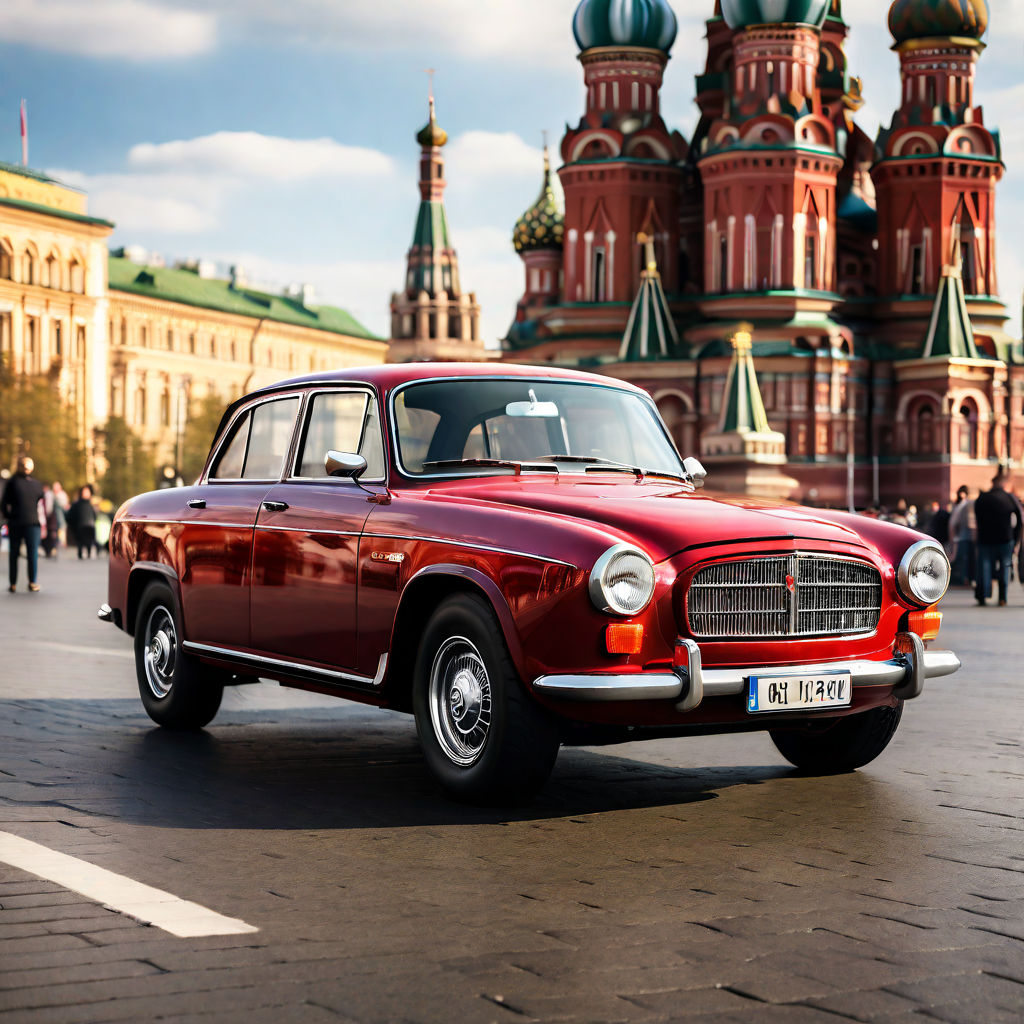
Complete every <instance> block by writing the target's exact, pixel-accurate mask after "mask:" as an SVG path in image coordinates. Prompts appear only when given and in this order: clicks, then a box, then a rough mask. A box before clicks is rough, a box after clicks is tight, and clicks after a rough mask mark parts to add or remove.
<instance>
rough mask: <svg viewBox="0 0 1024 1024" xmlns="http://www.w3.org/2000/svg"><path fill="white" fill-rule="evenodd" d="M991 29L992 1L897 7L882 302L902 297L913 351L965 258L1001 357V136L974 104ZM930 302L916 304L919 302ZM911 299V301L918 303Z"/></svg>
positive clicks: (882, 179)
mask: <svg viewBox="0 0 1024 1024" xmlns="http://www.w3.org/2000/svg"><path fill="white" fill-rule="evenodd" d="M987 26H988V5H987V3H986V2H985V0H949V2H945V3H942V4H935V3H928V2H925V0H896V2H895V3H894V4H893V5H892V7H891V9H890V11H889V29H890V31H891V32H892V34H893V37H894V39H895V41H896V42H895V46H894V47H893V49H895V50H896V52H897V53H898V54H899V58H900V76H901V84H902V90H901V97H902V102H901V104H900V107H899V109H898V110H897V111H896V113H895V115H894V116H893V119H892V124H891V126H890V127H889V128H888V129H884V130H882V131H881V132H880V133H879V136H878V139H877V142H876V155H877V160H876V163H875V166H874V168H873V170H872V177H873V178H874V182H875V189H876V194H877V200H878V242H879V294H880V295H881V296H882V297H883V298H887V299H890V300H892V299H896V298H897V297H899V298H901V300H902V306H903V309H904V310H905V313H906V317H905V319H906V323H905V330H904V337H901V338H898V339H895V340H898V341H899V342H901V343H903V344H907V345H914V344H919V343H920V339H921V336H922V333H921V330H920V327H921V319H922V317H923V318H924V319H925V320H926V319H927V317H928V314H929V312H930V310H931V297H932V296H934V295H935V294H936V292H938V291H939V287H940V283H941V279H942V273H943V267H944V266H945V265H946V264H948V263H949V261H950V253H951V252H953V251H954V250H957V251H958V262H959V264H960V266H961V268H962V270H961V277H962V281H963V290H964V292H965V294H966V295H967V298H968V303H969V305H970V306H971V313H972V318H973V319H974V321H975V327H976V328H977V329H978V331H979V333H980V334H984V335H989V337H988V338H987V341H986V345H987V348H988V352H989V354H990V355H993V356H995V355H997V354H1002V353H1001V350H1002V349H1003V348H1004V345H1003V338H1002V329H1001V328H1002V321H1003V320H1005V319H1006V315H1005V308H1004V307H1003V306H1002V305H1001V304H1000V303H998V302H997V301H996V300H995V296H996V295H997V294H998V286H997V281H996V241H995V193H996V184H997V182H998V181H999V179H1000V178H1001V177H1002V174H1003V170H1004V168H1003V163H1002V156H1001V152H1000V146H999V137H998V135H996V134H993V133H992V132H990V131H989V130H988V129H987V128H986V127H985V124H984V117H983V114H982V109H981V107H980V106H975V104H974V80H975V68H976V65H977V61H978V58H979V56H980V55H981V52H982V50H984V48H985V46H984V43H982V42H981V37H982V35H983V34H984V32H985V30H986V28H987ZM918 295H919V296H922V299H921V300H920V301H919V302H917V303H915V302H914V301H913V298H912V297H913V296H918ZM907 300H910V301H909V302H908V301H907Z"/></svg>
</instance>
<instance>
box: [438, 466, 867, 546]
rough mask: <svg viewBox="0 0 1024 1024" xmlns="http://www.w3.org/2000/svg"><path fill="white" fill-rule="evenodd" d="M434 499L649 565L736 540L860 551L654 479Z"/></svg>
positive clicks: (771, 513)
mask: <svg viewBox="0 0 1024 1024" xmlns="http://www.w3.org/2000/svg"><path fill="white" fill-rule="evenodd" d="M428 493H429V495H430V496H431V497H433V498H435V499H441V500H444V499H446V498H450V499H456V500H458V501H460V502H481V503H484V504H494V505H501V506H505V507H513V508H520V509H529V510H535V511H537V512H541V513H547V514H550V515H556V516H560V517H561V516H565V517H571V518H574V519H578V520H585V521H587V522H588V523H590V524H592V525H594V526H596V527H598V528H603V529H607V530H609V531H610V532H612V533H615V534H617V535H620V537H621V538H622V539H628V540H630V541H632V542H633V543H636V544H638V545H639V546H640V547H642V548H644V549H645V550H646V551H647V553H648V554H649V555H650V556H651V557H652V558H653V559H654V561H656V562H660V561H662V560H663V559H665V558H668V557H670V556H671V555H674V554H675V553H676V552H678V551H681V550H683V549H684V548H688V547H693V546H695V545H700V546H703V545H707V544H714V543H729V542H733V541H738V540H747V541H749V540H754V541H758V540H789V539H798V540H811V541H816V542H825V543H829V542H835V543H840V544H853V545H856V546H858V547H863V546H864V541H863V540H862V538H861V537H860V535H859V534H858V533H857V531H856V530H854V529H852V528H851V527H849V526H846V525H844V524H842V523H837V522H834V521H830V520H829V519H826V518H824V517H823V516H819V515H818V514H817V513H816V512H815V511H814V510H813V509H807V508H797V507H794V506H793V505H787V504H785V503H783V502H772V501H768V500H761V499H756V498H748V497H745V496H737V495H725V494H715V493H713V492H708V491H693V490H691V489H690V487H689V486H688V485H685V484H679V483H675V482H666V481H664V480H658V479H654V478H646V479H643V480H637V481H632V480H624V479H622V478H621V477H616V478H615V479H609V477H608V476H606V475H603V474H593V475H590V476H587V477H583V476H582V475H581V474H562V475H560V476H558V477H554V476H550V477H549V476H544V477H536V476H533V475H524V476H520V477H512V476H508V477H505V476H500V477H498V476H492V477H487V478H486V479H481V478H476V479H474V480H458V481H452V482H446V483H444V484H437V485H434V486H432V487H431V488H430V490H429V492H428Z"/></svg>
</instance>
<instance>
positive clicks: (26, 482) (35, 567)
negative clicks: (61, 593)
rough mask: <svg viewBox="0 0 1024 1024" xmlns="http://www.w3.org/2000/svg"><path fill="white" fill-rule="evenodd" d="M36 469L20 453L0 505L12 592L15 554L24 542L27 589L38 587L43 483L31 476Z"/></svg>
mask: <svg viewBox="0 0 1024 1024" xmlns="http://www.w3.org/2000/svg"><path fill="white" fill-rule="evenodd" d="M34 468H35V465H34V463H33V462H32V460H31V459H30V458H29V457H28V456H27V455H23V456H22V457H21V458H19V459H18V468H17V470H16V471H15V473H14V475H13V476H12V477H11V478H10V480H8V481H7V484H6V486H5V487H4V493H3V497H2V498H0V507H2V508H3V513H4V518H5V519H6V520H7V528H8V531H9V532H10V539H11V551H10V557H11V561H10V581H11V585H10V587H9V588H8V589H9V590H10V592H11V593H12V594H13V593H14V592H15V591H16V590H17V589H18V556H19V555H20V554H21V545H22V542H23V541H24V543H25V556H26V558H27V560H28V589H29V590H31V591H37V590H39V584H38V583H37V582H36V574H37V573H38V571H39V539H40V534H41V532H42V530H41V527H40V516H41V514H42V513H41V508H40V506H41V503H42V500H43V485H42V484H41V483H40V482H39V481H38V480H36V479H35V477H33V476H32V470H33V469H34Z"/></svg>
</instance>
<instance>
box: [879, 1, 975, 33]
mask: <svg viewBox="0 0 1024 1024" xmlns="http://www.w3.org/2000/svg"><path fill="white" fill-rule="evenodd" d="M987 28H988V2H987V0H896V2H895V3H894V4H893V5H892V7H890V8H889V31H890V32H891V33H892V34H893V38H894V39H895V40H896V42H897V43H905V42H906V41H907V40H908V39H930V38H934V37H936V36H938V37H947V36H965V37H966V38H968V39H980V38H981V37H982V36H983V35H984V34H985V30H986V29H987Z"/></svg>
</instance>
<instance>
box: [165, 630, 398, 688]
mask: <svg viewBox="0 0 1024 1024" xmlns="http://www.w3.org/2000/svg"><path fill="white" fill-rule="evenodd" d="M181 646H182V647H183V648H184V649H185V650H186V651H188V652H189V653H190V654H198V655H200V656H201V655H204V654H205V655H207V656H212V657H218V658H229V659H230V660H231V661H238V662H243V663H245V664H246V665H251V666H253V667H254V668H259V667H260V666H261V665H264V666H266V667H267V668H277V669H281V670H283V671H286V672H289V673H291V674H292V675H298V676H315V677H317V678H318V679H326V680H327V681H329V682H337V683H342V684H344V683H357V684H358V685H360V686H379V685H380V682H379V680H383V678H384V674H383V672H382V670H381V666H382V665H384V666H385V667H386V664H387V655H386V654H383V655H381V661H380V662H379V663H378V665H377V675H376V676H374V677H373V679H371V678H370V677H369V676H361V675H359V674H358V673H355V672H339V671H337V670H336V669H330V668H317V667H316V666H314V665H303V664H302V663H301V662H298V661H285V660H284V659H283V658H268V657H266V656H265V655H262V654H250V653H249V652H248V651H239V650H237V649H235V648H233V647H217V646H216V645H214V644H197V643H196V642H195V641H193V640H186V641H185V642H184V643H183V644H182V645H181Z"/></svg>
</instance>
